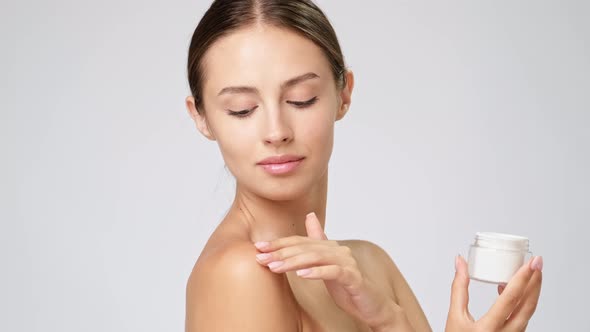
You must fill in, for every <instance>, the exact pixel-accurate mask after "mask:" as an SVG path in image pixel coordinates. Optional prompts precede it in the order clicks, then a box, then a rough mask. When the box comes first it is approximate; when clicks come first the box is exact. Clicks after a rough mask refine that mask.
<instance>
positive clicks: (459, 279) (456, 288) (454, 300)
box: [449, 255, 469, 315]
mask: <svg viewBox="0 0 590 332" xmlns="http://www.w3.org/2000/svg"><path fill="white" fill-rule="evenodd" d="M468 304H469V273H468V272H467V262H465V259H463V257H461V255H458V256H457V257H456V258H455V279H453V284H452V286H451V307H450V310H449V314H451V313H453V314H455V315H457V314H460V315H463V314H464V313H469V309H468V308H467V305H468Z"/></svg>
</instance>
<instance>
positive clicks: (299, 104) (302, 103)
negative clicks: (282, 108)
mask: <svg viewBox="0 0 590 332" xmlns="http://www.w3.org/2000/svg"><path fill="white" fill-rule="evenodd" d="M317 100H318V97H317V96H316V97H313V98H311V99H310V100H308V101H290V100H287V104H291V105H294V106H295V107H297V108H305V107H308V106H311V105H313V104H315V102H316V101H317Z"/></svg>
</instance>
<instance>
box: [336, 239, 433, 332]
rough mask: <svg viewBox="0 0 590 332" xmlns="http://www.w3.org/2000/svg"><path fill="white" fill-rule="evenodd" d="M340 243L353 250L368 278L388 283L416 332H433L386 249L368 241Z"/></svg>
mask: <svg viewBox="0 0 590 332" xmlns="http://www.w3.org/2000/svg"><path fill="white" fill-rule="evenodd" d="M338 242H339V243H340V244H342V245H346V246H348V247H350V248H351V249H352V252H353V255H354V256H355V258H356V259H357V261H358V262H359V266H360V268H361V269H362V272H364V274H365V276H366V277H367V278H369V279H371V280H373V281H375V282H377V283H378V284H382V283H383V282H385V283H387V286H388V288H390V289H391V291H392V297H393V299H394V300H395V301H396V303H397V304H398V305H399V306H401V307H402V308H403V309H404V311H405V312H406V314H407V315H408V319H409V320H410V322H411V323H412V325H413V326H414V329H415V330H416V331H432V328H431V327H430V324H429V323H428V319H427V318H426V315H425V314H424V311H423V310H422V307H421V306H420V303H419V302H418V299H417V298H416V296H415V295H414V292H413V291H412V289H411V287H410V285H409V284H408V282H407V281H406V279H405V278H404V276H403V274H402V273H401V271H400V270H399V268H398V267H397V265H396V264H395V262H394V260H393V259H392V258H391V256H390V255H389V254H388V253H387V251H386V250H385V249H383V248H382V247H381V246H379V245H377V244H375V243H373V242H371V241H366V240H344V241H338Z"/></svg>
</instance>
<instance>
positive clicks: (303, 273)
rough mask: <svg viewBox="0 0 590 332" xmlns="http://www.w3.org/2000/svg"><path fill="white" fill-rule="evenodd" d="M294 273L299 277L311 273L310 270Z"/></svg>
mask: <svg viewBox="0 0 590 332" xmlns="http://www.w3.org/2000/svg"><path fill="white" fill-rule="evenodd" d="M295 273H297V275H298V276H300V277H301V276H306V275H308V274H310V273H311V269H301V270H297V272H295Z"/></svg>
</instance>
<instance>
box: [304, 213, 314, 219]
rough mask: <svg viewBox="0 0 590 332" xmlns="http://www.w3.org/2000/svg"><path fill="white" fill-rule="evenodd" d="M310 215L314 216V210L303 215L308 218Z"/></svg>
mask: <svg viewBox="0 0 590 332" xmlns="http://www.w3.org/2000/svg"><path fill="white" fill-rule="evenodd" d="M311 216H314V217H315V212H310V213H308V214H307V215H306V216H305V217H306V218H309V217H311Z"/></svg>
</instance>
